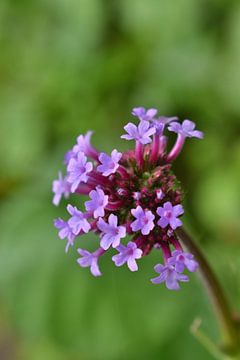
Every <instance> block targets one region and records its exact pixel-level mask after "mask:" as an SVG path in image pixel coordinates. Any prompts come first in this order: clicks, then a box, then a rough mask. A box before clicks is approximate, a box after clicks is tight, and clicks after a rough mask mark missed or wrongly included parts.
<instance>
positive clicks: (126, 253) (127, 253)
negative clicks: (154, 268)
mask: <svg viewBox="0 0 240 360" xmlns="http://www.w3.org/2000/svg"><path fill="white" fill-rule="evenodd" d="M117 250H118V252H119V254H117V255H114V256H113V257H112V260H113V261H114V263H115V265H116V266H122V265H123V264H125V263H127V266H128V268H129V269H130V270H131V271H137V270H138V265H137V263H136V259H140V258H141V256H142V253H143V252H142V250H141V249H138V248H137V245H136V244H135V243H134V242H132V241H129V243H128V244H127V246H124V245H122V244H120V245H119V246H118V247H117Z"/></svg>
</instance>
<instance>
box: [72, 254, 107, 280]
mask: <svg viewBox="0 0 240 360" xmlns="http://www.w3.org/2000/svg"><path fill="white" fill-rule="evenodd" d="M77 251H78V253H79V254H80V255H81V257H80V258H78V259H77V262H78V264H79V265H80V266H81V267H90V271H91V273H92V275H93V276H101V275H102V273H101V271H100V270H99V267H98V258H99V256H100V254H99V252H98V250H97V251H95V252H93V253H90V252H89V251H87V250H83V249H80V248H79V249H77Z"/></svg>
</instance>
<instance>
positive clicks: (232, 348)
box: [176, 228, 240, 354]
mask: <svg viewBox="0 0 240 360" xmlns="http://www.w3.org/2000/svg"><path fill="white" fill-rule="evenodd" d="M176 234H177V236H178V238H179V240H181V241H182V243H183V244H184V245H185V247H186V248H188V250H189V251H190V252H191V253H192V254H193V255H194V256H195V258H196V260H197V261H198V263H199V270H200V272H201V275H202V278H203V281H204V283H205V286H206V288H207V290H208V293H209V296H210V298H211V300H212V303H213V306H214V309H215V312H216V316H217V319H218V322H219V327H220V331H221V336H222V345H223V347H224V350H225V351H226V352H227V353H229V354H230V353H231V354H236V353H237V352H238V351H240V338H239V333H238V329H237V324H236V323H235V322H234V319H233V316H232V311H231V308H230V306H229V303H228V300H227V298H226V296H225V293H224V291H223V289H222V287H221V285H220V283H219V281H218V279H217V277H216V275H215V273H214V272H213V270H212V268H211V267H210V265H209V263H208V261H207V260H206V258H205V256H204V255H203V253H202V252H201V250H200V249H199V247H198V245H197V244H196V243H195V242H194V241H193V240H192V238H191V236H190V235H189V234H188V233H187V232H186V231H185V230H184V229H183V228H179V229H177V230H176Z"/></svg>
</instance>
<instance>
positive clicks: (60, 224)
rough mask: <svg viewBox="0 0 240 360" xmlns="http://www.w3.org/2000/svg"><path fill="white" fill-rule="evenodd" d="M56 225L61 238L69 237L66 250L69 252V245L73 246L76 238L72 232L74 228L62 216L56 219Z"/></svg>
mask: <svg viewBox="0 0 240 360" xmlns="http://www.w3.org/2000/svg"><path fill="white" fill-rule="evenodd" d="M54 226H55V227H56V228H57V229H59V232H58V236H59V237H60V239H61V240H63V239H66V238H67V240H68V242H67V245H66V248H65V251H66V252H68V249H69V246H73V244H74V240H75V235H74V233H73V232H72V229H71V228H70V226H69V224H68V223H67V222H66V221H64V220H62V219H61V218H58V219H56V220H54Z"/></svg>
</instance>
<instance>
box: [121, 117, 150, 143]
mask: <svg viewBox="0 0 240 360" xmlns="http://www.w3.org/2000/svg"><path fill="white" fill-rule="evenodd" d="M124 130H126V132H127V134H125V135H122V136H121V138H122V139H126V140H136V141H139V142H140V143H141V144H149V143H151V142H152V139H151V138H150V136H151V135H153V134H155V132H156V130H155V128H154V127H152V125H151V124H150V122H149V121H145V120H142V121H140V123H139V125H138V127H137V126H136V125H134V124H133V123H128V124H127V125H126V126H124Z"/></svg>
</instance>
